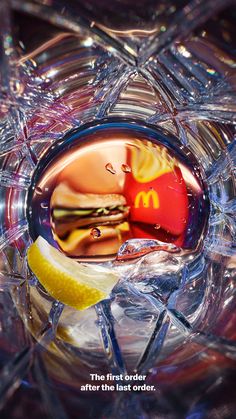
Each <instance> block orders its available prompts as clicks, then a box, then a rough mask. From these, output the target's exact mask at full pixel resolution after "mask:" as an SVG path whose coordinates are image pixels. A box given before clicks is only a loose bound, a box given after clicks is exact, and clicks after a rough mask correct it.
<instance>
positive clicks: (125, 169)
mask: <svg viewBox="0 0 236 419" xmlns="http://www.w3.org/2000/svg"><path fill="white" fill-rule="evenodd" d="M121 170H122V172H124V173H131V167H129V166H128V164H122V165H121Z"/></svg>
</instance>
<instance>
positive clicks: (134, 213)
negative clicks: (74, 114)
mask: <svg viewBox="0 0 236 419" xmlns="http://www.w3.org/2000/svg"><path fill="white" fill-rule="evenodd" d="M176 142H177V143H178V140H177V139H175V138H174V137H172V136H170V135H169V136H167V135H166V133H164V134H163V133H162V132H160V131H156V130H154V129H152V128H148V127H143V126H139V125H136V124H134V123H133V124H130V123H127V122H111V123H104V124H100V125H99V126H92V127H88V128H87V129H84V130H83V131H81V130H77V131H73V132H72V133H70V134H68V135H67V136H66V137H65V138H64V139H63V140H62V141H60V142H59V143H58V145H57V146H56V147H55V145H54V146H53V149H52V150H51V151H49V154H48V155H47V156H46V158H45V159H43V160H42V161H41V163H40V166H39V167H38V168H37V170H36V173H35V176H34V181H33V186H32V188H31V191H30V193H29V198H28V200H29V205H28V207H29V212H28V216H29V220H30V226H31V235H32V237H33V239H35V238H36V237H37V236H38V235H42V236H43V237H44V238H45V239H47V240H49V241H50V242H51V243H53V244H54V245H56V246H58V247H59V248H60V249H61V250H62V251H63V252H64V253H66V254H67V255H68V256H72V257H76V258H78V259H88V260H95V259H96V260H97V259H98V260H100V259H111V258H114V257H115V256H116V254H117V252H118V250H119V248H120V246H121V245H122V244H123V243H124V242H125V241H127V240H130V239H151V240H159V241H163V242H167V243H173V244H175V245H176V246H178V247H183V248H187V249H192V248H195V247H196V246H197V245H198V243H199V241H200V240H201V238H202V235H203V232H204V228H205V224H206V220H207V212H208V204H207V196H206V192H205V190H204V186H203V183H202V181H201V178H200V174H199V170H198V167H197V164H196V161H195V160H194V158H193V157H192V156H191V157H190V158H189V155H188V158H187V157H186V150H184V151H183V152H182V151H179V150H177V147H176V146H177V144H176Z"/></svg>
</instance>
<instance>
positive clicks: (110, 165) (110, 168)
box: [105, 163, 116, 175]
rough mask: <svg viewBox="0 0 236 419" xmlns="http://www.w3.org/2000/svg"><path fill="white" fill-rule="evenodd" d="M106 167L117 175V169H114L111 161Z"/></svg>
mask: <svg viewBox="0 0 236 419" xmlns="http://www.w3.org/2000/svg"><path fill="white" fill-rule="evenodd" d="M105 167H106V170H107V171H108V172H110V173H112V174H113V175H115V174H116V171H115V169H114V167H113V166H112V164H111V163H107V164H106V166H105Z"/></svg>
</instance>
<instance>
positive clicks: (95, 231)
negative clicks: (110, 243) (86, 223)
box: [90, 227, 102, 239]
mask: <svg viewBox="0 0 236 419" xmlns="http://www.w3.org/2000/svg"><path fill="white" fill-rule="evenodd" d="M90 234H91V236H92V237H93V238H94V239H98V238H99V237H101V234H102V233H101V230H99V228H97V227H95V228H92V230H91V232H90Z"/></svg>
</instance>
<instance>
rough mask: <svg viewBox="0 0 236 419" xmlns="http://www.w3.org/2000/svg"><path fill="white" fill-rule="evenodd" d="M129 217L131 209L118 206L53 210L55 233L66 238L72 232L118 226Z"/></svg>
mask: <svg viewBox="0 0 236 419" xmlns="http://www.w3.org/2000/svg"><path fill="white" fill-rule="evenodd" d="M128 215H129V207H127V206H123V205H122V206H118V207H109V208H97V209H94V208H86V209H79V210H78V209H72V210H71V209H70V210H68V209H62V208H54V209H53V210H52V216H51V218H52V224H53V228H54V230H55V233H56V234H57V235H58V236H60V237H62V236H63V237H64V236H65V235H66V234H68V233H69V232H70V231H72V230H74V229H77V228H81V227H85V228H90V227H95V226H96V225H116V224H119V223H120V222H123V221H125V219H126V218H127V217H128Z"/></svg>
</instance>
